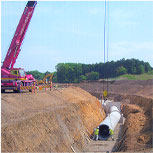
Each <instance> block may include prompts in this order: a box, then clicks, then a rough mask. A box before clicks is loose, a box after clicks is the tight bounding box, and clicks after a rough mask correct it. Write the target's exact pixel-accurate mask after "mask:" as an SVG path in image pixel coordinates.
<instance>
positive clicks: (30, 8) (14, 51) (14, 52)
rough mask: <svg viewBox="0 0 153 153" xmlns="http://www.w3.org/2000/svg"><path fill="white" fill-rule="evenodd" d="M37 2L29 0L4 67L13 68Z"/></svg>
mask: <svg viewBox="0 0 153 153" xmlns="http://www.w3.org/2000/svg"><path fill="white" fill-rule="evenodd" d="M36 4H37V2H36V1H28V3H27V5H26V7H25V9H24V12H23V14H22V16H21V19H20V21H19V24H18V26H17V29H16V31H15V34H14V37H13V39H12V42H11V44H10V47H9V49H8V51H7V55H6V57H5V60H4V62H3V65H2V68H7V69H13V66H14V64H15V62H16V59H17V57H18V55H19V53H20V47H21V44H22V41H23V39H24V36H25V33H26V31H27V28H28V25H29V23H30V20H31V17H32V15H33V12H34V9H35V6H36Z"/></svg>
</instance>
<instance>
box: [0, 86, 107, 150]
mask: <svg viewBox="0 0 153 153" xmlns="http://www.w3.org/2000/svg"><path fill="white" fill-rule="evenodd" d="M104 118H105V113H104V110H103V109H101V107H100V103H99V101H98V100H97V99H96V98H95V97H93V96H92V95H90V94H89V93H87V92H86V91H84V90H82V89H80V88H78V87H69V88H66V89H60V90H54V91H51V92H50V91H47V92H40V93H36V94H29V93H22V94H2V129H1V146H2V151H3V152H51V151H52V152H66V151H67V152H70V151H72V150H71V146H73V148H75V150H76V151H80V150H82V149H83V147H84V146H85V145H86V143H87V139H86V138H87V134H91V133H92V131H93V128H94V127H96V126H98V124H99V123H100V122H101V121H102V120H103V119H104Z"/></svg>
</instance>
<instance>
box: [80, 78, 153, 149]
mask: <svg viewBox="0 0 153 153" xmlns="http://www.w3.org/2000/svg"><path fill="white" fill-rule="evenodd" d="M79 87H81V88H83V89H85V90H86V91H88V92H90V93H91V94H92V95H94V96H96V97H98V98H99V99H101V98H102V92H103V90H104V89H105V90H106V89H107V84H106V83H104V82H103V83H102V82H91V83H80V84H79ZM108 93H109V96H108V98H109V99H112V100H114V101H116V102H121V103H122V112H123V115H124V117H126V120H125V124H124V127H123V131H122V134H121V136H120V139H119V141H118V142H117V143H116V146H115V147H114V148H116V149H115V151H116V152H121V151H124V152H125V151H126V152H127V151H128V152H132V151H151V149H152V148H153V80H146V81H138V80H137V81H132V80H119V81H113V82H109V84H108Z"/></svg>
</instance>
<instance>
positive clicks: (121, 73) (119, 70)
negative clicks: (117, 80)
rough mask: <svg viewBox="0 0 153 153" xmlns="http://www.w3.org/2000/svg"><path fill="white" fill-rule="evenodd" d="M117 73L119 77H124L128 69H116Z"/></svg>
mask: <svg viewBox="0 0 153 153" xmlns="http://www.w3.org/2000/svg"><path fill="white" fill-rule="evenodd" d="M116 72H117V75H123V74H126V73H127V69H126V68H125V67H123V66H121V67H118V68H117V69H116Z"/></svg>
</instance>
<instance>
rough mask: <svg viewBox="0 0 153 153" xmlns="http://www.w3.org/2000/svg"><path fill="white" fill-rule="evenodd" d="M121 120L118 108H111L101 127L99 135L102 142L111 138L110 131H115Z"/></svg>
mask: <svg viewBox="0 0 153 153" xmlns="http://www.w3.org/2000/svg"><path fill="white" fill-rule="evenodd" d="M120 118H121V114H120V111H119V110H118V108H117V107H116V106H111V107H110V114H108V116H107V117H106V118H105V119H104V121H103V122H101V123H100V125H99V135H98V138H99V139H100V140H104V139H107V138H108V137H109V136H110V133H109V130H110V129H112V130H114V129H115V127H116V125H117V124H118V122H119V120H120Z"/></svg>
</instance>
